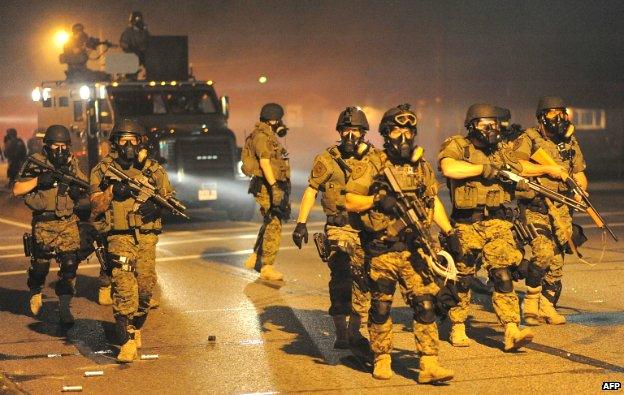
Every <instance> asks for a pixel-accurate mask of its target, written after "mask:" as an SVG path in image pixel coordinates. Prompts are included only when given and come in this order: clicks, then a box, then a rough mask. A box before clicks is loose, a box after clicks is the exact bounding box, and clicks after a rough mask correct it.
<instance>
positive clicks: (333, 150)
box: [327, 145, 351, 178]
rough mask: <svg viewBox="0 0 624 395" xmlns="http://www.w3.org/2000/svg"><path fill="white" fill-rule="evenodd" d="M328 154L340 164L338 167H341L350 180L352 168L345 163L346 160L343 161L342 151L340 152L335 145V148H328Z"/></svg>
mask: <svg viewBox="0 0 624 395" xmlns="http://www.w3.org/2000/svg"><path fill="white" fill-rule="evenodd" d="M327 152H328V153H329V155H330V156H331V157H332V159H333V160H334V161H335V162H336V163H337V164H338V166H340V168H341V169H342V171H343V172H344V173H345V175H346V176H347V178H348V177H349V175H350V174H351V167H349V165H348V164H347V163H346V162H345V161H344V159H342V156H341V155H340V151H339V150H338V147H336V146H335V145H334V146H333V147H330V148H328V149H327Z"/></svg>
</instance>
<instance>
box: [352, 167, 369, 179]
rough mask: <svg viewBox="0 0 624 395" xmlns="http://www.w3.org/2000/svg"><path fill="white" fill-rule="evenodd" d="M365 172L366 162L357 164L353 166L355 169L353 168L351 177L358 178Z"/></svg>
mask: <svg viewBox="0 0 624 395" xmlns="http://www.w3.org/2000/svg"><path fill="white" fill-rule="evenodd" d="M364 173H366V164H365V163H358V164H357V165H355V166H353V169H352V170H351V178H352V179H354V180H357V179H358V178H360V177H362V176H363V175H364Z"/></svg>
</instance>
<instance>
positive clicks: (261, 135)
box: [248, 122, 290, 267]
mask: <svg viewBox="0 0 624 395" xmlns="http://www.w3.org/2000/svg"><path fill="white" fill-rule="evenodd" d="M249 139H250V141H249V142H248V144H249V145H250V153H251V154H252V155H253V156H254V157H255V159H256V160H257V161H258V162H259V161H260V159H269V161H270V163H271V168H272V170H273V175H274V176H275V180H276V181H277V185H278V187H279V192H277V193H278V196H277V197H276V198H277V199H279V200H281V201H283V202H285V204H284V206H288V207H290V203H289V198H290V196H289V195H290V164H289V161H288V152H286V149H285V148H284V147H283V146H282V144H281V143H280V142H279V140H278V138H277V136H276V135H275V134H274V133H273V131H272V130H271V127H270V126H269V125H268V124H266V123H264V122H258V123H256V127H255V129H254V131H253V132H252V134H251V136H250V137H249ZM249 193H251V194H252V195H253V196H254V197H255V199H256V203H258V205H259V206H260V214H261V215H262V216H263V217H264V224H263V225H262V226H263V228H261V230H260V232H259V233H258V240H257V242H256V247H257V248H256V251H255V252H256V254H257V259H258V262H257V263H256V267H260V266H265V265H272V264H274V263H275V257H276V256H277V251H278V250H279V247H280V242H281V237H282V218H279V217H278V216H276V215H270V213H269V209H270V208H271V193H270V191H269V185H268V184H267V182H266V180H265V179H264V175H263V173H262V170H261V169H260V167H259V166H257V168H255V169H253V178H252V180H251V183H250V186H249Z"/></svg>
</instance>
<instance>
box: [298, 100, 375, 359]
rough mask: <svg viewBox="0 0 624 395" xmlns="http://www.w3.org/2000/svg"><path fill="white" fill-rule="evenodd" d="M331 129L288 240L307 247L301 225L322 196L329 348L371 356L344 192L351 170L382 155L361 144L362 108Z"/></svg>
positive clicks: (364, 284) (366, 300)
mask: <svg viewBox="0 0 624 395" xmlns="http://www.w3.org/2000/svg"><path fill="white" fill-rule="evenodd" d="M336 130H337V131H338V133H340V144H338V145H334V146H332V147H329V148H327V149H326V150H325V151H323V152H322V153H321V154H319V155H317V156H316V158H315V159H314V162H313V165H312V171H311V172H310V177H309V179H308V188H307V189H306V190H305V192H304V194H303V198H302V200H301V208H300V211H299V217H298V219H297V226H296V227H295V230H294V232H293V234H292V237H293V241H294V243H295V244H296V245H297V247H299V248H301V246H302V243H304V242H305V243H307V242H308V229H307V227H306V222H307V220H308V215H309V213H310V210H311V209H312V207H313V206H314V203H315V200H316V196H317V194H318V192H319V191H321V192H322V198H321V204H322V205H323V211H324V212H325V214H326V215H327V223H326V225H325V235H326V237H327V240H328V242H329V245H330V251H329V252H328V256H324V257H321V258H322V259H323V260H326V261H327V264H328V266H329V269H330V273H331V279H330V281H329V296H330V302H331V305H330V308H329V315H331V316H332V318H333V321H334V326H335V329H336V342H335V343H334V348H347V347H349V346H350V347H351V348H352V349H353V350H354V352H356V353H358V354H359V355H363V356H366V357H370V356H369V354H370V346H369V344H368V341H367V340H366V339H365V338H364V337H363V336H362V334H361V332H360V328H361V327H363V326H366V324H367V322H368V310H369V308H370V290H369V287H368V278H367V277H368V276H367V274H366V269H365V264H364V262H365V259H364V250H363V249H362V246H361V243H360V236H359V230H360V229H359V221H358V217H357V215H355V214H349V213H348V212H347V211H346V208H345V192H346V186H347V181H348V179H349V177H350V175H351V171H352V169H353V167H354V166H356V165H357V164H358V163H362V162H364V163H365V162H368V161H369V160H371V157H373V156H379V155H380V154H381V153H380V152H379V151H377V150H376V149H375V148H374V147H372V146H371V144H370V143H368V142H366V141H365V139H364V137H365V135H366V132H367V131H368V120H367V119H366V114H364V112H363V111H362V110H361V109H359V108H357V107H347V108H346V109H345V110H344V111H342V112H341V113H340V115H339V117H338V121H337V123H336ZM377 160H378V161H379V159H377ZM347 317H349V322H348V327H347Z"/></svg>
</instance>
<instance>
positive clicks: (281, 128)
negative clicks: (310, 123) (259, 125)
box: [270, 120, 288, 137]
mask: <svg viewBox="0 0 624 395" xmlns="http://www.w3.org/2000/svg"><path fill="white" fill-rule="evenodd" d="M270 126H271V130H273V133H275V134H277V137H284V136H286V135H287V134H288V128H287V127H286V125H284V123H283V122H282V121H281V120H279V121H277V123H276V124H275V125H270Z"/></svg>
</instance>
